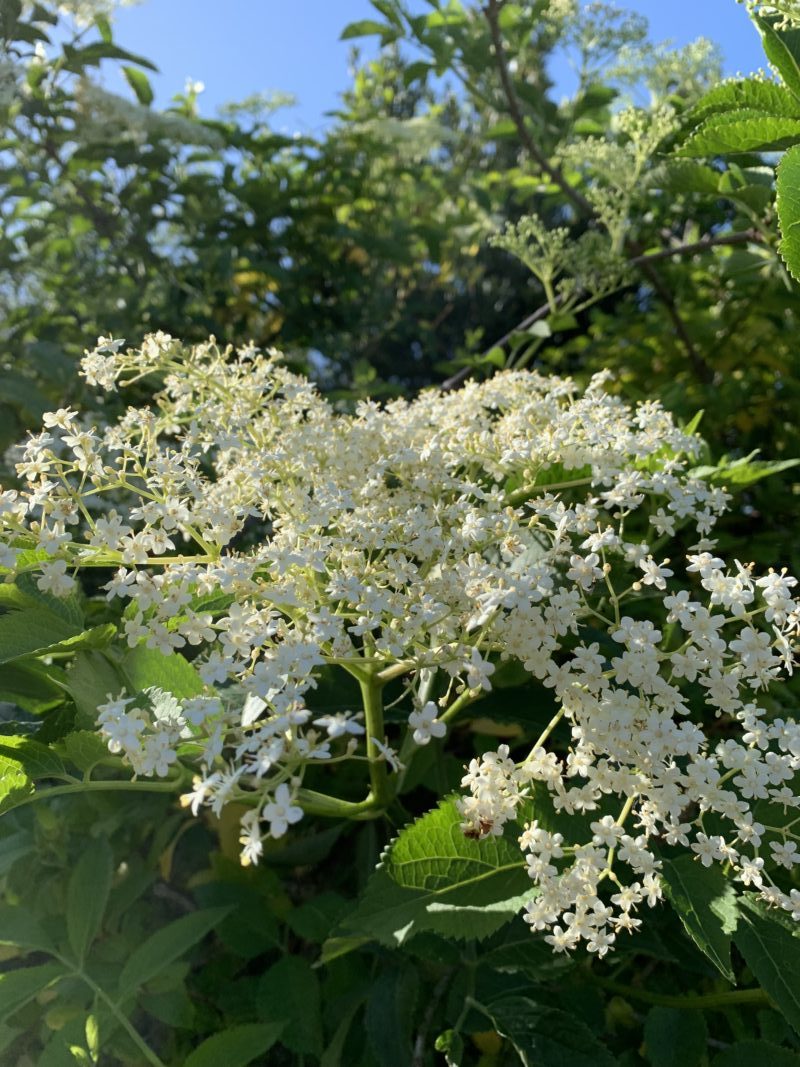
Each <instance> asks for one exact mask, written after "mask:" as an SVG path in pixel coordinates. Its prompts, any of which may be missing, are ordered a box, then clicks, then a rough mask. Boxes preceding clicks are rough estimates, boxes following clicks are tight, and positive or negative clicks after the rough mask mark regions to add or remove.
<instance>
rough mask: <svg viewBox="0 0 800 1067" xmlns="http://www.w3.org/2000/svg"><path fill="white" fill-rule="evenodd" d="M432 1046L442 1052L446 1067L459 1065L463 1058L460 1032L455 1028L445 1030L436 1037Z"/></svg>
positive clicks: (462, 1043)
mask: <svg viewBox="0 0 800 1067" xmlns="http://www.w3.org/2000/svg"><path fill="white" fill-rule="evenodd" d="M433 1047H434V1048H435V1049H436V1051H437V1052H443V1053H444V1059H445V1063H446V1065H447V1067H460V1065H461V1061H462V1059H463V1058H464V1041H463V1039H462V1037H461V1034H459V1033H457V1032H456V1031H455V1030H445V1031H444V1033H442V1034H439V1036H438V1037H437V1038H436V1041H435V1042H434V1045H433Z"/></svg>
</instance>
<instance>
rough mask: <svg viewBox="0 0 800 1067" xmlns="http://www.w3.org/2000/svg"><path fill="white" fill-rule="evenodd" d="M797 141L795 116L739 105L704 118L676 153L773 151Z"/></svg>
mask: <svg viewBox="0 0 800 1067" xmlns="http://www.w3.org/2000/svg"><path fill="white" fill-rule="evenodd" d="M798 141H800V116H799V117H798V118H796V119H792V118H785V117H778V116H776V115H769V114H767V113H766V112H763V111H753V110H751V109H749V108H748V109H742V110H741V111H735V112H731V113H727V114H722V115H712V116H711V117H710V118H708V119H706V120H705V122H703V123H702V124H701V125H700V126H699V127H698V128H697V129H696V130H695V131H694V133H692V134H690V136H689V137H688V138H687V139H686V140H685V141H684V143H683V144H682V145H681V146H680V148H678V150H677V155H679V156H724V155H727V154H728V153H734V154H735V153H739V152H775V151H778V150H780V149H782V148H789V147H790V146H791V145H793V144H796V143H797V142H798Z"/></svg>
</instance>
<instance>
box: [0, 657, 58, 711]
mask: <svg viewBox="0 0 800 1067" xmlns="http://www.w3.org/2000/svg"><path fill="white" fill-rule="evenodd" d="M59 677H60V678H64V679H65V678H66V675H65V674H64V672H63V671H61V670H60V669H59V668H58V667H54V666H53V665H52V664H51V665H50V666H48V667H45V666H44V665H42V664H41V663H37V662H36V660H24V661H23V662H21V663H6V664H5V666H4V667H3V670H2V673H0V700H5V701H8V702H9V703H10V704H16V705H17V707H20V708H22V709H23V711H27V712H30V713H31V714H32V715H40V714H41V713H42V712H44V711H49V710H50V709H51V708H53V707H55V706H56V705H58V704H62V703H63V702H64V699H65V693H64V690H63V689H62V687H61V686H60V685H58V683H57V682H56V681H55V680H54V679H55V678H59Z"/></svg>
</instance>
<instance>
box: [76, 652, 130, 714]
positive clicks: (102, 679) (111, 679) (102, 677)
mask: <svg viewBox="0 0 800 1067" xmlns="http://www.w3.org/2000/svg"><path fill="white" fill-rule="evenodd" d="M124 687H125V682H124V681H123V679H122V676H121V675H120V673H119V672H118V671H117V670H116V668H115V667H114V665H113V664H112V663H111V661H110V660H109V658H108V657H107V656H106V655H104V654H103V653H102V652H99V651H96V650H94V649H85V650H82V651H81V652H79V653H78V654H77V655H76V656H75V659H74V660H73V661H72V663H71V664H70V666H69V667H68V669H67V688H68V690H69V694H70V696H71V697H72V699H73V700H74V701H75V706H76V707H77V709H78V718H77V724H78V725H79V726H89V727H93V726H95V725H96V724H97V708H98V705H100V704H104V703H105V702H106V701H107V700H108V699H110V698H112V697H116V696H119V694H120V693H121V692H122V690H123V688H124Z"/></svg>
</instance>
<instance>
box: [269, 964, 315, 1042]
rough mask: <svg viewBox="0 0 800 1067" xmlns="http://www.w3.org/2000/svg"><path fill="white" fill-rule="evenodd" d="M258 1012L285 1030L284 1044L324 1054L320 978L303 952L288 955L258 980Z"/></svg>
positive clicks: (282, 1040) (282, 1030)
mask: <svg viewBox="0 0 800 1067" xmlns="http://www.w3.org/2000/svg"><path fill="white" fill-rule="evenodd" d="M258 1014H259V1016H260V1017H261V1018H262V1019H264V1020H265V1021H266V1022H268V1023H270V1025H273V1026H277V1027H278V1028H279V1029H280V1030H281V1035H282V1036H281V1044H283V1045H285V1046H286V1048H288V1049H291V1051H292V1052H296V1053H298V1055H309V1056H313V1057H314V1058H315V1059H319V1057H320V1055H321V1054H322V1009H321V1002H320V989H319V979H318V978H317V975H316V972H315V971H313V970H312V969H311V965H310V964H309V963H308V962H307V961H306V960H304V959H302V958H301V957H300V956H284V957H283V958H282V959H281V960H279V961H278V962H277V963H276V964H275V965H274V966H272V967H270V968H269V970H268V971H267V972H266V973H265V974H264V975H263V976H262V977H261V980H260V982H259V983H258Z"/></svg>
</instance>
